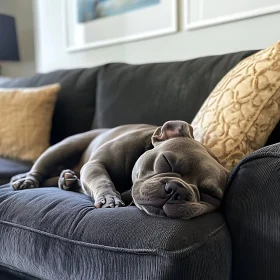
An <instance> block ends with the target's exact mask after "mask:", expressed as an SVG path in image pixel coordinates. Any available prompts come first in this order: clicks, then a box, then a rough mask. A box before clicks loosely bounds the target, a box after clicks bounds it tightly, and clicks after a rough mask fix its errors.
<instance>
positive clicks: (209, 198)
mask: <svg viewBox="0 0 280 280" xmlns="http://www.w3.org/2000/svg"><path fill="white" fill-rule="evenodd" d="M151 141H152V144H153V146H154V148H153V149H151V150H149V151H147V152H145V153H144V154H143V155H142V156H141V157H140V158H139V159H138V161H137V162H136V164H135V166H134V168H133V171H132V181H133V186H132V197H133V201H134V203H135V205H136V206H137V207H138V208H139V209H141V210H144V211H145V212H147V213H148V214H151V215H159V216H167V217H170V218H182V219H188V218H192V217H195V216H199V215H201V214H203V213H206V212H210V211H213V210H215V209H217V208H218V207H219V206H220V204H221V199H222V196H223V188H224V186H225V184H226V180H227V176H228V171H227V170H226V169H225V168H223V167H222V166H221V165H220V164H219V162H218V160H217V159H216V158H215V157H214V156H213V154H211V152H209V150H207V149H206V148H205V147H204V146H203V145H201V144H200V143H198V142H197V141H195V140H194V137H193V128H192V127H191V125H189V124H188V123H186V122H184V121H168V122H166V123H165V124H164V125H163V126H162V127H158V128H157V129H156V130H155V132H154V134H153V136H152V139H151Z"/></svg>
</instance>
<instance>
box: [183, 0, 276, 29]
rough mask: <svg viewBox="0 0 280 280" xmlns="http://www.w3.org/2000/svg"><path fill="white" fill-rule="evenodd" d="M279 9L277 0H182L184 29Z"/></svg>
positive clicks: (221, 22) (273, 11) (264, 13)
mask: <svg viewBox="0 0 280 280" xmlns="http://www.w3.org/2000/svg"><path fill="white" fill-rule="evenodd" d="M216 7H219V9H217V8H216ZM279 11H280V2H279V0H259V1H253V0H252V1H246V2H244V0H234V1H225V0H211V1H209V0H184V12H185V15H184V20H185V29H188V30H192V29H198V28H204V27H208V26H212V25H217V24H223V23H227V22H232V21H237V20H242V19H247V18H252V17H257V16H262V15H266V14H272V13H277V12H279Z"/></svg>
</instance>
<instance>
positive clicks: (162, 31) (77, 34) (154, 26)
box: [63, 0, 178, 52]
mask: <svg viewBox="0 0 280 280" xmlns="http://www.w3.org/2000/svg"><path fill="white" fill-rule="evenodd" d="M76 1H77V0H64V2H63V5H64V6H63V10H64V17H63V21H64V33H65V48H66V51H68V52H77V51H82V50H86V49H91V48H100V47H104V46H109V45H113V44H120V43H126V42H131V41H136V40H142V39H148V38H152V37H157V36H163V35H167V34H171V33H175V32H177V28H178V26H177V0H160V2H159V4H156V5H150V6H147V7H144V8H141V9H137V10H132V11H129V12H127V13H122V14H119V15H114V16H109V17H104V18H100V19H97V20H92V21H89V22H85V23H79V22H78V16H77V14H78V13H77V10H75V8H76V7H77V2H76ZM141 19H142V20H141ZM143 19H144V20H143ZM101 30H103V31H101Z"/></svg>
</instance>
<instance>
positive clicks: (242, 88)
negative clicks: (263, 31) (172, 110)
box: [192, 42, 280, 170]
mask: <svg viewBox="0 0 280 280" xmlns="http://www.w3.org/2000/svg"><path fill="white" fill-rule="evenodd" d="M279 119H280V42H277V43H276V44H274V45H273V46H271V47H269V48H267V49H265V50H262V51H260V52H258V53H256V54H254V55H252V56H250V57H248V58H246V59H244V60H243V61H241V62H240V63H239V64H237V65H236V66H235V67H234V68H233V69H232V70H231V71H229V72H228V73H227V75H226V76H225V77H224V78H223V79H222V80H221V81H220V82H219V84H218V85H217V86H216V88H215V89H214V90H213V92H212V93H211V94H210V96H209V97H208V98H207V99H206V101H205V103H204V104H203V106H202V107H201V109H200V110H199V112H198V113H197V115H196V116H195V118H194V120H193V122H192V125H193V128H194V136H195V139H196V140H198V141H199V142H201V143H202V144H204V145H205V146H207V147H208V148H209V149H210V150H211V151H212V152H213V153H214V154H215V155H216V156H217V157H218V158H219V159H220V161H221V163H222V164H223V165H224V166H225V167H226V168H227V169H229V170H230V169H232V168H233V167H234V166H235V165H236V164H237V163H238V162H239V161H240V160H241V159H242V158H243V157H245V156H246V155H248V154H250V153H251V152H253V151H255V150H257V149H259V148H261V147H263V146H264V144H265V143H266V141H267V139H268V137H269V135H270V134H271V132H272V130H273V129H274V127H275V126H276V124H277V123H278V122H279Z"/></svg>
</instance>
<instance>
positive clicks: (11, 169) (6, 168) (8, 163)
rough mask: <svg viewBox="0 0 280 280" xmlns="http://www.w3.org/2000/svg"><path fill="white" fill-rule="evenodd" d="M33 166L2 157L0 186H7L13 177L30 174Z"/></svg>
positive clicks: (0, 159)
mask: <svg viewBox="0 0 280 280" xmlns="http://www.w3.org/2000/svg"><path fill="white" fill-rule="evenodd" d="M31 166H32V164H31V163H27V162H21V161H15V160H11V159H6V158H1V157H0V185H3V184H6V183H8V182H9V181H10V179H11V177H12V176H14V175H17V174H20V173H25V172H28V171H29V170H30V168H31Z"/></svg>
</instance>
